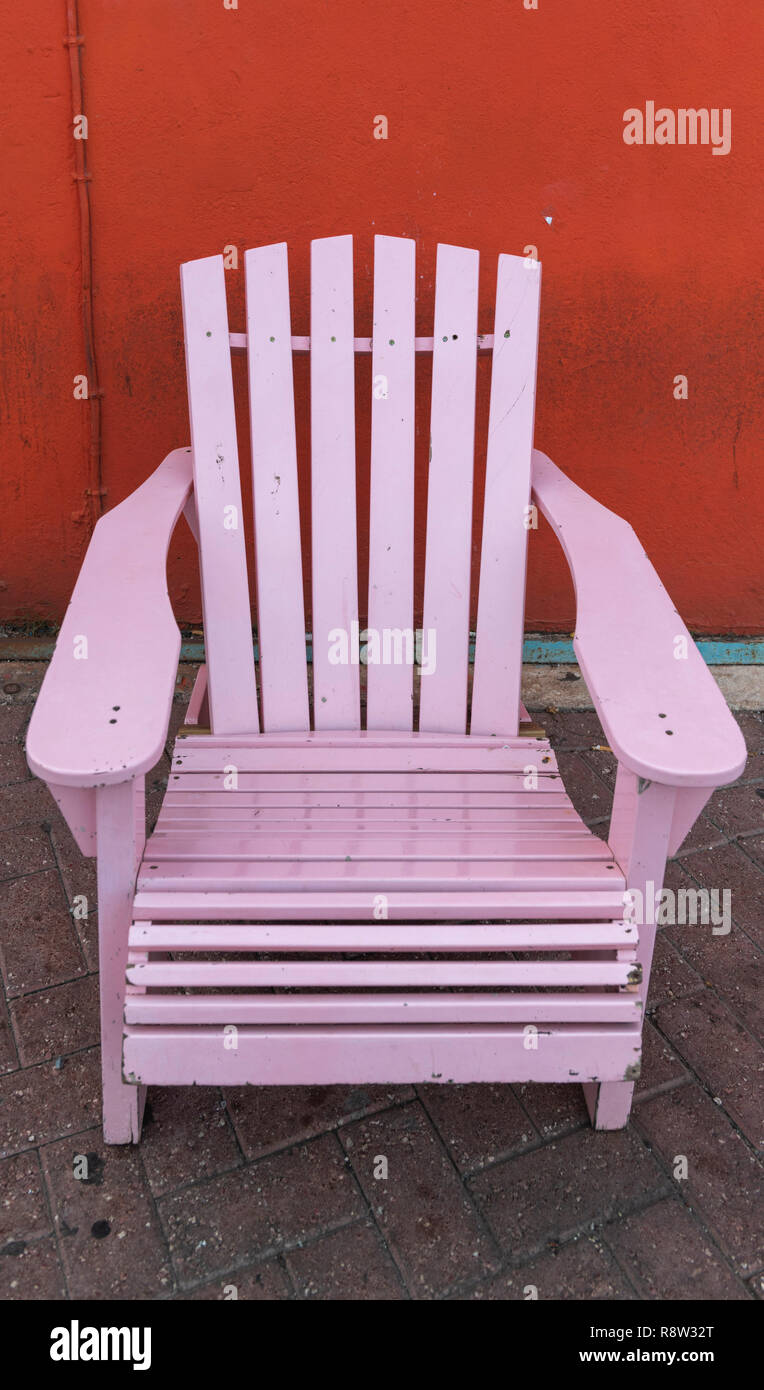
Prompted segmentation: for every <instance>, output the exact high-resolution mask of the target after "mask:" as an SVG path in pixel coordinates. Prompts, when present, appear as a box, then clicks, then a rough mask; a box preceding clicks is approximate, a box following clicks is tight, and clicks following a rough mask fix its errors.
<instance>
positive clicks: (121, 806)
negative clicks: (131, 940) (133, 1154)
mask: <svg viewBox="0 0 764 1390" xmlns="http://www.w3.org/2000/svg"><path fill="white" fill-rule="evenodd" d="M142 782H143V779H140V782H139V783H136V782H118V783H117V784H116V786H113V787H99V789H98V794H97V799H96V827H97V843H98V950H99V958H100V972H101V979H100V986H101V1075H102V1083H103V1131H104V1140H105V1142H106V1143H107V1144H130V1143H133V1144H137V1142H138V1140H139V1139H140V1136H141V1121H142V1119H143V1107H144V1102H145V1097H146V1088H145V1087H144V1086H134V1085H128V1084H127V1082H125V1080H124V1079H123V1075H122V1029H123V1016H124V1006H125V984H126V981H125V972H126V968H127V936H128V931H129V929H130V921H131V917H132V905H133V892H134V889H135V875H136V868H137V864H138V860H139V857H140V854H141V852H142V850H143V829H142V826H141V825H140V818H139V815H138V811H139V809H140V801H141V794H142Z"/></svg>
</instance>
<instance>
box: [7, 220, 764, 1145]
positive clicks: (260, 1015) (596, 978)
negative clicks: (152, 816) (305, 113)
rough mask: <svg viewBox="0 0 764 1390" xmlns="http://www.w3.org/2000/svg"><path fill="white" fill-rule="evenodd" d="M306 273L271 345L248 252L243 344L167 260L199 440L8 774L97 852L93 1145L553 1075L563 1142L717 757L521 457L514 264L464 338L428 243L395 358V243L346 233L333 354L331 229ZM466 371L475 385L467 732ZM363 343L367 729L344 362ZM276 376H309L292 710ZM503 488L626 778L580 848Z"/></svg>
mask: <svg viewBox="0 0 764 1390" xmlns="http://www.w3.org/2000/svg"><path fill="white" fill-rule="evenodd" d="M311 279H312V293H311V324H310V338H309V339H306V338H303V339H295V338H293V337H292V336H291V335H292V327H291V322H290V312H289V291H288V279H287V249H286V246H285V245H283V244H281V245H276V246H263V247H259V248H258V249H256V250H252V251H248V252H247V255H246V285H247V314H246V317H247V323H246V330H247V331H246V337H245V336H244V335H237V334H230V333H229V328H228V319H227V313H226V294H225V286H224V272H223V262H222V259H221V257H220V256H211V257H209V258H206V259H203V260H197V261H192V262H190V263H189V264H187V265H184V266H183V267H182V272H181V280H182V293H183V310H184V321H185V341H186V362H187V374H188V394H189V409H190V417H191V440H192V447H191V448H190V449H178V450H176V451H175V452H174V453H171V454H169V455H168V457H167V458H166V459H165V460H164V462H163V463H162V464H161V465H160V467H159V468H158V469H157V470H156V472H155V473H154V474H152V476H151V477H150V478H149V479H148V481H147V482H145V483H144V484H143V486H142V487H140V488H139V489H138V490H137V491H136V492H135V493H134V494H133V495H132V496H131V497H129V498H128V499H127V500H126V501H125V502H123V503H121V504H120V505H119V506H118V507H115V508H114V510H113V511H111V512H110V513H109V514H108V515H107V516H105V517H103V519H102V520H101V521H99V523H98V525H97V527H96V529H95V533H94V535H93V538H92V542H91V544H90V548H89V550H88V553H87V556H86V559H85V563H84V565H83V567H82V571H81V573H80V576H79V579H78V581H77V585H76V588H75V591H74V596H73V598H72V601H71V605H70V607H69V609H68V612H67V614H66V617H65V619H64V622H63V625H62V628H61V633H60V636H59V639H58V643H57V646H56V651H55V655H54V657H53V660H52V662H51V664H50V668H49V670H48V673H47V676H46V679H45V682H44V684H43V688H42V691H41V693H40V697H39V699H38V702H37V705H36V708H35V711H34V715H33V717H32V721H31V725H30V730H29V739H28V758H29V764H30V767H31V768H32V770H33V772H35V773H37V775H38V776H39V777H42V778H43V779H44V780H45V781H46V782H47V784H48V785H49V787H50V789H51V791H52V792H53V795H54V796H55V798H56V800H57V802H58V804H59V806H60V807H61V810H62V812H63V814H64V816H65V817H66V819H67V821H68V823H69V826H70V827H71V830H72V833H73V834H74V836H75V838H76V840H77V843H78V844H79V846H80V848H81V849H82V850H83V852H84V853H85V854H88V855H95V854H97V856H98V920H99V942H100V960H101V1027H102V1042H103V1091H104V1128H105V1136H106V1139H107V1141H109V1142H111V1143H124V1142H127V1141H130V1140H133V1141H135V1140H137V1139H138V1137H139V1134H140V1126H141V1114H142V1108H143V1098H144V1094H145V1086H146V1085H147V1084H150V1083H152V1082H153V1083H156V1084H162V1085H167V1084H174V1085H189V1084H192V1083H198V1084H209V1085H240V1084H241V1083H243V1082H251V1083H255V1084H258V1085H262V1084H267V1083H277V1084H282V1085H283V1084H316V1083H331V1082H333V1083H344V1084H350V1083H353V1084H356V1083H372V1082H385V1083H394V1082H431V1081H441V1082H443V1083H448V1082H452V1081H453V1082H475V1081H493V1082H496V1081H508V1082H513V1081H514V1082H526V1081H566V1082H572V1081H575V1082H580V1083H582V1084H583V1086H584V1091H585V1094H586V1099H587V1103H588V1106H589V1110H590V1113H591V1116H592V1120H593V1123H594V1124H595V1125H596V1126H597V1127H598V1128H601V1129H616V1128H619V1127H620V1126H622V1125H624V1124H625V1123H626V1120H627V1118H628V1114H629V1107H630V1103H631V1096H632V1090H633V1083H634V1080H635V1078H636V1077H637V1075H638V1073H639V1065H640V1052H641V1026H642V1018H643V1013H644V1005H645V1001H646V996H647V986H648V978H649V974H650V961H651V956H652V952H653V941H654V935H655V927H654V925H652V924H651V923H650V922H649V921H648V923H647V924H646V925H643V924H640V923H639V922H638V921H636V922H635V921H634V920H631V918H632V917H633V916H634V915H635V914H630V913H629V912H628V911H626V910H625V906H624V903H625V899H624V894H625V892H626V891H627V890H633V889H637V890H640V891H642V890H644V889H645V886H646V883H647V882H649V881H652V882H653V883H654V884H655V885H657V886H659V885H660V884H661V883H662V880H663V874H664V868H665V862H666V857H667V854H671V853H673V852H674V851H676V849H677V847H678V846H679V844H680V843H681V842H682V840H683V838H684V836H685V835H686V833H687V831H688V830H689V829H690V827H691V825H692V823H693V821H694V820H695V818H696V817H697V815H698V814H699V813H700V811H701V809H702V807H703V806H704V804H705V802H706V801H707V800H708V798H709V796H710V795H711V792H712V790H713V789H714V788H715V787H717V786H719V785H721V784H724V783H727V782H730V781H732V780H734V778H736V777H737V776H738V775H739V773H740V772H741V770H742V768H743V765H744V761H745V747H744V743H743V739H742V737H741V734H740V731H739V730H738V728H737V725H736V724H735V722H734V720H733V719H732V717H731V715H730V714H729V712H728V710H727V708H726V705H725V703H724V700H723V698H722V696H721V694H720V692H719V690H718V688H717V686H716V684H715V682H714V680H713V678H712V676H711V675H710V673H709V671H708V670H707V668H706V666H705V664H704V662H703V660H702V658H701V657H700V655H699V653H698V651H697V649H696V647H695V646H694V644H693V642H692V640H691V639H690V637H689V634H688V633H687V629H686V628H685V627H684V624H683V623H682V621H681V619H680V618H679V615H678V614H677V612H676V610H675V608H674V607H673V604H672V603H671V600H670V599H669V597H668V596H667V594H666V592H665V590H664V589H663V587H662V585H661V583H660V580H659V579H658V578H657V576H656V574H655V572H654V571H653V569H652V567H651V565H650V563H649V561H648V559H647V557H646V555H645V553H644V551H643V549H642V547H641V545H640V544H639V542H638V541H637V539H636V537H635V535H634V533H633V531H632V530H631V527H630V526H629V525H628V524H627V523H626V522H625V521H621V520H619V518H618V517H616V516H614V515H613V514H612V513H611V512H609V511H608V510H607V509H606V508H605V507H602V506H600V505H599V504H598V503H597V502H595V501H593V500H592V499H591V498H590V497H588V496H587V495H586V494H585V493H584V492H582V491H581V490H580V489H579V488H578V487H576V485H575V484H574V483H572V482H570V481H569V479H568V478H566V477H565V475H564V474H563V473H561V472H560V471H559V470H558V469H557V468H556V467H555V465H554V464H553V463H551V462H550V460H549V459H548V458H546V457H545V455H544V454H541V453H538V452H535V451H534V450H533V447H532V445H533V414H534V392H535V379H536V344H537V333H538V315H539V282H540V267H539V265H538V263H536V262H533V261H528V260H523V259H521V258H519V257H517V256H501V257H500V259H499V268H498V284H497V292H496V311H495V321H494V331H493V335H492V337H489V336H485V337H482V338H481V337H478V333H477V284H478V255H477V252H475V251H470V250H465V249H463V248H461V247H456V246H440V247H439V249H438V260H437V277H436V294H435V323H434V333H433V338H432V339H429V338H427V339H421V338H415V336H414V286H415V271H414V243H413V242H412V241H408V240H403V239H398V238H393V237H377V238H376V247H375V268H374V323H373V330H372V338H371V339H369V338H360V339H359V338H354V336H353V334H354V324H353V268H352V241H351V238H350V237H347V236H343V237H330V238H326V239H322V240H319V241H314V242H313V244H312V272H311ZM242 348H243V349H244V350H245V351H246V358H247V370H248V380H249V398H250V418H251V433H252V467H253V478H252V486H253V499H254V529H255V536H254V541H255V547H254V555H255V567H256V578H257V635H258V645H259V703H258V689H257V684H256V676H255V661H254V655H253V642H252V621H251V614H250V603H249V596H248V583H247V561H246V550H247V542H246V539H245V534H244V529H243V525H242V501H241V486H240V478H239V467H238V459H237V444H236V430H235V424H234V393H233V386H232V374H231V351H232V350H237V349H239V350H240V349H242ZM478 349H484V350H492V352H493V364H492V380H491V399H490V426H489V431H488V447H487V458H486V491H485V509H484V517H483V531H482V557H481V572H480V589H479V602H478V608H477V637H476V651H475V666H474V684H473V692H472V700H471V709H470V710H469V711H468V654H469V616H470V554H471V515H472V475H473V441H474V422H475V381H476V354H477V351H478ZM369 350H371V353H372V375H373V382H374V386H373V401H372V406H371V410H372V439H371V517H370V543H369V592H368V610H367V611H368V618H367V621H368V631H369V634H370V635H369V637H368V639H367V640H368V642H369V647H368V650H367V653H366V655H367V656H368V657H369V661H368V665H367V673H368V674H367V679H368V691H367V705H366V727H365V728H364V727H363V726H362V718H361V701H360V680H359V676H360V666H359V660H358V641H357V634H358V627H357V623H358V620H359V602H358V584H357V569H356V501H355V426H354V391H355V387H354V353H355V352H367V351H369ZM293 351H309V353H310V365H311V498H310V505H311V517H312V612H313V618H312V627H313V696H312V718H311V700H310V697H309V685H308V672H307V666H306V645H305V615H304V609H303V576H302V562H301V554H302V547H301V540H300V523H299V511H298V488H297V459H296V445H295V416H294V400H293V381H292V353H293ZM429 351H431V352H432V367H433V378H432V407H431V432H432V433H431V450H430V460H431V461H430V468H429V491H428V501H427V534H426V566H425V586H424V614H423V629H424V636H423V639H422V641H423V646H424V645H425V644H429V647H430V653H429V654H430V656H432V647H433V638H434V651H435V661H434V669H428V671H427V673H426V674H425V673H424V672H423V673H422V675H421V681H420V685H421V695H420V700H419V715H418V727H417V728H416V729H415V728H414V722H415V721H414V703H413V690H414V681H413V675H414V671H413V668H412V665H411V662H410V660H409V657H410V651H409V648H410V645H411V629H412V625H413V609H414V603H413V586H414V581H413V575H414V548H415V537H414V362H415V353H417V352H429ZM531 496H532V498H533V502H534V503H535V505H536V506H537V507H538V508H539V510H540V511H541V512H542V513H543V514H544V516H545V517H546V518H547V519H548V520H549V522H550V523H551V525H552V526H553V527H554V529H555V530H556V532H557V534H558V536H559V539H560V542H561V544H562V546H563V549H564V551H565V554H566V557H567V559H568V562H569V564H570V567H571V570H572V572H573V577H574V580H575V587H576V594H577V604H578V617H577V634H576V639H575V646H576V652H577V655H578V659H579V662H580V665H581V669H582V671H583V674H584V676H585V678H586V682H587V684H588V687H589V690H590V691H591V694H592V698H593V700H594V702H595V705H596V708H597V711H598V713H599V717H600V719H601V722H602V726H603V728H604V730H605V734H606V736H607V739H608V741H609V743H610V746H611V747H612V749H613V751H614V752H615V753H616V754H617V757H618V760H619V769H618V777H617V783H616V789H615V802H614V808H613V816H612V823H611V827H610V835H609V840H608V843H607V844H605V843H603V841H601V840H600V839H598V838H597V837H596V836H595V835H593V834H592V833H591V831H590V830H588V829H587V828H586V826H585V825H584V823H583V821H582V820H581V818H580V817H579V815H578V814H577V813H576V811H575V810H574V808H573V806H572V805H571V802H570V800H569V798H568V796H567V795H566V793H565V790H564V787H563V784H562V781H561V779H560V774H559V771H558V768H557V763H556V760H555V757H554V754H553V753H552V751H551V749H550V746H549V743H548V742H547V741H546V739H544V738H543V737H539V736H538V735H539V732H540V731H538V730H533V728H532V727H530V728H528V727H526V728H525V729H524V728H523V719H524V717H525V711H524V710H523V707H522V705H521V703H520V672H521V656H522V637H523V604H524V587H525V567H526V543H527V537H528V520H529V516H530V515H531V514H530V513H529V511H528V507H529V503H530V499H531ZM181 513H183V514H184V515H185V517H186V519H187V521H188V523H189V525H190V527H191V529H192V531H193V532H194V534H195V535H196V538H197V540H198V543H199V559H200V566H201V578H202V590H203V600H204V630H205V642H206V659H207V664H206V667H203V668H202V669H201V670H200V672H199V676H198V679H197V681H196V684H195V687H194V691H193V695H192V698H191V703H190V706H189V711H188V716H187V721H186V725H185V727H184V729H183V730H182V733H181V736H180V737H179V738H178V740H177V742H176V744H175V750H174V753H173V759H172V771H171V774H170V779H169V785H168V788H167V794H166V796H165V800H164V805H163V807H162V811H161V814H160V816H159V820H158V823H157V827H156V829H155V831H154V833H153V834H152V835H150V836H149V838H148V840H146V837H145V816H144V776H145V773H146V771H147V770H148V769H150V768H151V767H153V766H154V764H155V763H156V762H157V760H158V759H159V758H160V756H161V754H162V750H163V748H164V745H165V740H166V737H167V731H168V723H169V718H170V710H171V705H172V699H173V690H174V685H175V677H176V668H177V663H178V655H179V648H180V635H179V631H178V628H177V625H176V623H175V620H174V618H173V614H172V609H171V607H170V603H169V599H168V596H167V583H166V575H165V562H166V556H167V550H168V546H169V542H170V538H171V536H172V532H173V528H174V526H175V524H176V522H177V521H178V519H179V517H180V515H181ZM375 634H376V636H375ZM678 637H684V638H686V640H687V643H688V651H687V658H686V660H677V659H676V657H675V652H676V639H677V638H678ZM377 649H378V650H377ZM343 655H344V656H346V657H347V660H344V661H343V660H342V659H338V658H342V657H343ZM378 656H382V657H383V658H384V657H385V656H386V657H387V660H384V659H383V660H376V659H375V658H376V657H378ZM432 664H433V663H432V662H431V661H430V663H429V665H430V666H432ZM468 728H469V733H468V732H467V729H468ZM528 735H530V736H528ZM636 915H637V916H638V914H636Z"/></svg>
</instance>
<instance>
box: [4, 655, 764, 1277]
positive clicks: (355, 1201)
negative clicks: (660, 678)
mask: <svg viewBox="0 0 764 1390" xmlns="http://www.w3.org/2000/svg"><path fill="white" fill-rule="evenodd" d="M41 674H42V667H40V666H39V665H38V664H34V663H32V664H30V665H29V666H26V667H25V666H22V665H20V664H14V665H13V667H12V669H11V670H10V674H9V676H8V678H7V681H6V682H5V683H6V684H7V683H8V682H9V681H11V680H12V683H13V684H14V685H18V686H19V690H18V692H17V693H15V694H13V695H12V696H6V695H5V694H3V695H1V696H0V905H1V906H0V912H1V914H2V915H1V916H0V961H1V963H2V974H3V985H4V991H3V995H2V997H0V1299H1V1298H8V1299H40V1298H52V1299H66V1298H69V1297H85V1298H92V1299H101V1298H108V1297H116V1298H127V1297H134V1296H137V1297H139V1298H145V1299H153V1298H180V1299H192V1300H224V1299H234V1298H238V1299H241V1300H248V1299H256V1300H260V1301H276V1300H280V1299H297V1300H319V1301H321V1300H326V1301H332V1300H352V1299H365V1300H380V1301H389V1300H405V1299H409V1298H415V1299H422V1298H424V1299H439V1298H455V1299H465V1300H476V1301H480V1300H490V1301H495V1300H499V1301H500V1300H513V1299H518V1300H530V1299H532V1298H538V1299H539V1300H543V1299H572V1300H577V1299H580V1300H604V1301H608V1300H629V1299H634V1298H638V1299H670V1298H680V1299H684V1298H694V1297H697V1298H707V1299H724V1300H726V1299H741V1298H761V1297H764V1242H763V1241H762V1238H761V1234H760V1232H759V1231H758V1230H757V1213H760V1212H761V1209H762V1203H761V1198H760V1195H759V1194H760V1182H761V1171H760V1167H759V1163H758V1159H757V1156H756V1153H755V1148H754V1146H755V1143H756V1141H757V1140H760V1138H761V1133H760V1131H761V1104H760V1100H759V1097H760V1094H761V1080H760V1067H761V1051H760V1049H759V1047H758V1043H757V1042H756V1038H757V1036H759V1035H760V1027H761V1011H762V1003H761V999H762V995H761V988H760V971H761V946H762V936H763V933H764V835H763V834H762V825H763V824H764V820H763V818H764V795H762V793H763V792H764V721H763V720H762V718H761V716H760V715H758V714H756V713H750V712H746V713H745V714H743V715H741V716H740V723H741V727H742V728H743V731H744V733H745V735H746V738H747V741H748V746H749V750H750V754H751V756H750V760H749V764H748V766H747V768H746V771H745V774H744V777H743V780H742V781H741V783H740V784H739V785H738V786H736V787H734V788H731V789H723V790H721V791H720V792H717V793H716V794H715V795H714V797H713V798H712V799H711V801H710V802H709V804H708V806H707V808H706V810H705V812H704V814H703V816H702V818H701V820H700V822H699V823H698V825H697V826H696V827H695V828H694V830H693V831H692V833H691V834H690V836H688V838H687V839H686V841H685V843H684V845H683V846H682V848H681V851H680V853H679V855H678V856H677V858H676V859H675V860H674V861H673V862H672V863H671V864H670V865H669V867H668V871H667V880H666V882H667V885H668V886H670V887H673V888H676V889H678V888H682V887H684V888H704V887H707V888H710V889H712V888H717V889H720V890H723V889H724V888H727V887H729V888H731V889H732V893H733V910H732V917H733V924H732V929H731V931H730V932H729V934H728V935H718V934H713V933H712V932H711V930H710V928H709V927H700V926H692V925H687V926H681V925H678V926H671V925H667V926H665V927H663V928H661V930H660V931H659V934H658V947H657V950H656V958H655V962H654V972H653V982H652V984H653V988H652V990H651V996H650V1008H649V1013H648V1020H647V1023H646V1028H645V1050H644V1061H643V1074H642V1077H641V1078H640V1081H639V1082H638V1085H637V1089H636V1095H635V1101H636V1103H635V1107H634V1112H633V1117H632V1120H631V1123H630V1125H629V1127H628V1128H627V1130H625V1131H623V1132H620V1133H617V1134H596V1133H594V1132H593V1131H592V1130H591V1128H590V1125H589V1120H588V1115H587V1112H586V1107H585V1105H584V1101H583V1096H582V1092H581V1089H580V1087H578V1086H573V1085H571V1086H550V1085H545V1086H530V1085H518V1086H514V1087H501V1086H458V1087H438V1086H434V1085H427V1086H422V1087H419V1088H412V1087H402V1086H390V1087H385V1086H367V1087H336V1086H326V1087H303V1088H286V1087H273V1088H268V1087H263V1088H261V1089H258V1088H252V1087H248V1088H242V1089H241V1090H227V1091H222V1092H221V1091H219V1090H216V1089H205V1088H195V1087H188V1088H179V1089H177V1090H175V1089H162V1088H152V1089H151V1091H150V1093H149V1101H148V1107H147V1113H146V1121H145V1125H144V1133H143V1140H142V1143H141V1145H140V1146H139V1147H138V1148H137V1149H122V1148H118V1149H114V1148H105V1147H104V1146H103V1144H102V1140H101V1133H100V1127H99V1121H100V1076H99V1055H98V1047H97V1041H98V1019H97V1002H98V1000H97V977H96V974H95V971H96V970H97V897H96V879H95V864H94V861H93V860H91V859H84V858H83V857H82V855H81V854H80V853H79V851H78V849H77V847H76V845H75V844H74V842H73V840H72V837H71V835H70V834H69V831H68V829H67V827H66V825H65V823H64V821H63V819H62V817H61V815H60V813H59V811H58V808H57V807H56V805H55V802H54V801H53V799H52V797H51V796H50V794H49V793H48V791H47V789H46V788H45V787H43V786H42V785H41V784H40V783H39V782H37V781H36V780H35V779H34V778H32V777H31V776H30V775H29V773H28V770H27V767H26V763H25V760H24V758H23V734H24V729H25V726H26V723H27V720H28V716H29V713H30V710H31V702H32V699H33V697H34V693H35V691H36V690H37V689H38V688H39V681H40V677H41ZM188 674H189V673H188V672H185V677H187V676H188ZM2 684H3V683H2V682H0V689H1V688H2ZM185 688H186V690H188V688H189V682H188V680H186V687H185ZM183 713H184V706H183V703H182V702H181V701H176V703H175V705H174V707H173V715H172V725H171V731H174V729H175V728H176V727H177V725H178V723H179V722H180V720H181V719H182V717H183ZM542 722H543V723H544V725H545V727H546V728H547V731H548V732H549V734H550V737H551V738H552V740H553V744H554V746H555V748H556V749H557V750H558V752H560V754H561V758H560V761H561V765H562V767H563V768H564V771H565V774H566V785H567V787H568V790H569V792H570V794H571V796H572V798H573V801H574V803H575V804H576V806H577V809H578V810H579V811H580V812H581V814H582V815H583V816H584V818H585V819H586V820H587V821H588V822H590V823H591V824H592V825H593V828H594V829H595V830H596V832H597V833H598V834H600V835H606V834H607V817H608V814H609V809H610V804H611V800H612V789H613V785H614V781H615V760H614V758H613V756H612V754H611V753H609V752H608V751H606V750H605V749H604V748H603V745H604V744H605V739H604V736H603V734H602V730H601V729H600V726H599V723H598V721H597V718H596V715H595V714H594V713H593V712H592V711H591V710H575V711H574V710H570V711H566V710H557V711H556V712H555V713H553V714H548V713H544V714H543V716H542ZM168 749H169V744H168ZM167 769H168V762H167V752H165V754H164V755H163V757H162V759H161V760H160V762H159V763H158V764H157V767H156V768H155V769H153V771H152V772H150V773H149V774H148V776H147V806H148V817H149V821H151V820H153V818H154V817H155V816H156V814H157V812H158V809H159V806H160V805H161V799H162V795H163V793H164V786H165V779H166V777H167ZM82 896H84V897H86V898H87V900H88V915H87V917H86V918H84V919H81V918H78V917H75V916H73V914H72V912H71V909H72V906H73V903H74V899H75V898H76V897H79V898H81V897H82ZM78 1156H79V1158H78ZM83 1156H84V1159H85V1160H86V1163H87V1169H86V1176H85V1177H83V1176H82V1174H81V1173H80V1172H79V1169H80V1168H81V1159H82V1157H83ZM380 1157H382V1158H385V1159H386V1160H387V1177H386V1178H383V1177H381V1176H375V1165H376V1171H377V1172H378V1171H379V1163H378V1160H379V1158H380ZM682 1159H686V1167H687V1172H686V1176H685V1175H684V1167H683V1163H682ZM78 1173H79V1175H78Z"/></svg>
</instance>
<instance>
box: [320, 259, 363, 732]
mask: <svg viewBox="0 0 764 1390" xmlns="http://www.w3.org/2000/svg"><path fill="white" fill-rule="evenodd" d="M310 335H311V336H310V421H311V426H310V427H311V503H312V522H313V525H312V549H313V717H314V724H315V727H316V728H317V729H357V728H358V727H359V726H360V681H359V670H358V560H357V553H356V501H355V363H354V353H353V239H352V237H349V236H338V237H326V238H322V239H321V240H320V241H313V242H311V290H310ZM332 657H334V658H335V659H334V660H332ZM337 658H339V659H337ZM343 658H344V659H343Z"/></svg>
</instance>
